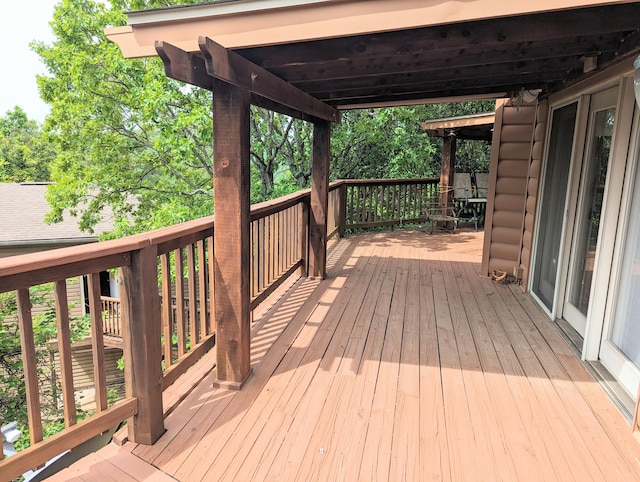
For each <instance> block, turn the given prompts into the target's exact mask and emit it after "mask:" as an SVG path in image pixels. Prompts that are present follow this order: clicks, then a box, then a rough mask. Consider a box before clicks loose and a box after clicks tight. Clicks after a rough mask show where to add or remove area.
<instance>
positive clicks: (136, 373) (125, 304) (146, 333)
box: [120, 246, 164, 445]
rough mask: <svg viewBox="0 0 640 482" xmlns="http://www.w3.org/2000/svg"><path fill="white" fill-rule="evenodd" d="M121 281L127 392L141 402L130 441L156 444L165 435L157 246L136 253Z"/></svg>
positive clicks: (130, 425)
mask: <svg viewBox="0 0 640 482" xmlns="http://www.w3.org/2000/svg"><path fill="white" fill-rule="evenodd" d="M120 278H121V283H122V290H121V292H122V321H123V323H122V341H123V351H124V370H125V392H126V396H127V397H135V398H137V399H138V413H137V415H134V416H133V418H132V419H130V420H129V422H128V425H129V439H130V440H132V441H134V442H138V443H143V444H147V445H152V444H154V443H155V442H156V441H157V440H158V439H159V438H160V436H161V435H162V434H163V433H164V417H163V413H162V345H161V340H160V332H161V329H160V325H161V323H162V321H161V316H160V295H159V294H158V257H157V246H148V247H146V248H142V249H140V250H139V251H133V252H132V253H131V263H130V265H129V266H123V267H122V268H121V277H120Z"/></svg>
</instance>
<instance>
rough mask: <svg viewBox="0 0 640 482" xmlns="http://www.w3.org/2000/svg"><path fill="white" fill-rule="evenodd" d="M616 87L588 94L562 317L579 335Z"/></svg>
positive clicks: (592, 262)
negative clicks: (580, 177)
mask: <svg viewBox="0 0 640 482" xmlns="http://www.w3.org/2000/svg"><path fill="white" fill-rule="evenodd" d="M616 99H617V88H614V89H609V90H606V91H604V92H601V93H598V94H595V95H593V96H592V98H591V107H590V110H589V128H588V134H587V139H586V151H585V153H586V156H585V160H584V162H583V172H582V179H581V184H580V193H579V197H578V205H577V211H576V220H575V228H574V235H573V247H572V253H571V263H570V273H569V284H568V291H567V294H568V296H567V300H566V301H567V302H566V303H565V307H564V313H563V316H564V318H565V319H566V320H567V321H568V322H569V323H571V325H572V326H573V328H575V329H576V331H578V333H580V334H581V335H582V336H584V335H585V327H586V316H587V310H588V307H589V299H590V295H591V284H592V281H593V274H594V266H595V258H596V251H597V248H598V232H599V229H600V215H601V212H602V203H603V201H604V187H605V183H606V179H607V170H608V166H609V155H610V153H611V140H612V137H613V128H614V122H615V116H616V109H615V107H614V106H615V102H616Z"/></svg>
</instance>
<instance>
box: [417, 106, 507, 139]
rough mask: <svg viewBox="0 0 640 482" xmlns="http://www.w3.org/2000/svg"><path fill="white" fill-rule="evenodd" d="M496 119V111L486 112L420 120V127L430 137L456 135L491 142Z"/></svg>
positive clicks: (460, 137) (459, 137)
mask: <svg viewBox="0 0 640 482" xmlns="http://www.w3.org/2000/svg"><path fill="white" fill-rule="evenodd" d="M495 119H496V115H495V112H486V113H483V114H472V115H464V116H458V117H447V118H445V119H435V120H431V121H425V122H420V127H421V128H422V130H423V131H425V132H426V133H427V134H428V135H429V136H430V137H456V138H458V139H469V140H479V141H487V142H490V141H491V137H492V133H493V124H494V122H495Z"/></svg>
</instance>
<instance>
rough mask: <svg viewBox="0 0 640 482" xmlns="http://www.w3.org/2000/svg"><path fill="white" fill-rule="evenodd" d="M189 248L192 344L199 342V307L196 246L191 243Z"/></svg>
mask: <svg viewBox="0 0 640 482" xmlns="http://www.w3.org/2000/svg"><path fill="white" fill-rule="evenodd" d="M186 250H187V287H188V290H189V338H190V341H191V346H192V347H193V346H195V345H197V344H198V308H197V299H196V298H197V296H198V295H197V292H196V279H197V278H196V253H195V246H194V245H193V244H190V245H189V246H187V247H186Z"/></svg>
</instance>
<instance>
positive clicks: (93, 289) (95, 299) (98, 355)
mask: <svg viewBox="0 0 640 482" xmlns="http://www.w3.org/2000/svg"><path fill="white" fill-rule="evenodd" d="M87 284H88V285H89V316H90V317H91V347H92V350H91V352H92V354H93V382H94V385H95V399H96V412H102V411H103V410H106V409H107V375H106V372H105V370H104V328H103V326H102V312H101V309H102V302H101V300H100V273H91V274H89V275H88V276H87Z"/></svg>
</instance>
